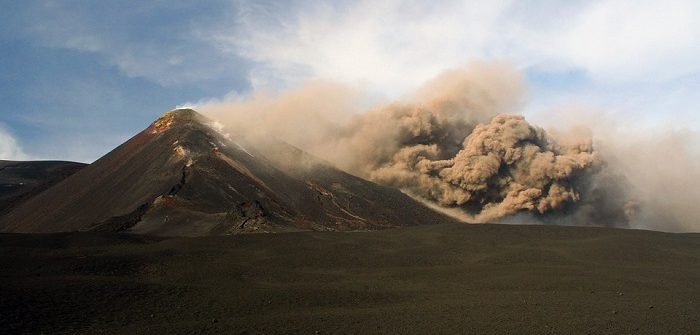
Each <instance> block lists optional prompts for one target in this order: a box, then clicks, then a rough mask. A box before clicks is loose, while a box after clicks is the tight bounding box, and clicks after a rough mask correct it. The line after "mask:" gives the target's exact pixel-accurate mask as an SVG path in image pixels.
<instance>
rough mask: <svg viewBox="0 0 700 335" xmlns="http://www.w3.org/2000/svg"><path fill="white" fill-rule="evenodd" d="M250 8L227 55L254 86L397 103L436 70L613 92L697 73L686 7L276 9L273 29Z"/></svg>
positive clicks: (699, 40)
mask: <svg viewBox="0 0 700 335" xmlns="http://www.w3.org/2000/svg"><path fill="white" fill-rule="evenodd" d="M251 8H252V9H251V10H248V11H242V12H243V13H247V14H246V15H247V17H246V18H247V19H243V20H241V21H242V22H244V26H243V27H241V29H239V30H238V34H236V35H234V36H229V43H231V44H233V45H235V47H236V48H237V49H238V51H239V52H240V53H241V54H242V55H243V56H245V57H248V58H250V59H252V60H254V61H256V62H259V64H260V66H259V67H258V68H257V70H255V71H254V72H253V73H254V74H255V75H256V76H257V77H256V78H254V79H256V82H258V83H259V84H261V85H272V86H274V85H279V82H280V81H282V82H290V81H291V82H294V81H298V80H302V79H306V78H308V77H317V78H326V79H334V80H340V81H343V82H346V83H351V84H359V85H367V86H369V87H370V88H372V89H375V90H377V91H381V92H388V93H390V94H400V93H403V92H405V91H407V90H410V89H412V88H413V87H415V86H416V85H418V84H419V83H421V82H423V81H424V80H426V79H428V78H430V77H431V76H433V75H434V74H435V73H436V72H438V71H439V70H441V69H444V68H449V67H455V66H460V65H463V64H465V63H466V62H468V61H471V60H475V59H494V58H496V59H508V60H511V61H513V62H514V63H515V64H516V65H517V66H519V67H521V68H535V69H537V70H538V71H553V72H556V71H571V70H575V71H580V72H582V73H585V74H587V75H588V76H589V77H590V79H592V80H595V81H599V82H613V83H625V82H635V81H641V80H643V81H664V80H672V79H674V78H677V77H682V76H686V75H689V74H692V73H694V72H696V71H698V70H700V61H698V59H700V26H699V24H700V23H698V22H700V5H699V3H698V2H697V1H693V0H676V1H632V0H612V1H582V2H557V1H533V2H528V3H527V4H524V3H523V2H515V1H507V0H503V1H470V2H465V1H441V2H440V3H439V5H435V2H433V1H425V2H424V1H400V0H390V1H382V2H377V1H370V0H363V1H359V2H352V3H351V4H350V5H347V6H329V5H321V4H316V5H311V6H308V7H303V8H293V9H286V12H284V13H276V15H277V16H276V20H269V16H270V15H271V13H270V9H269V8H265V10H264V11H263V12H264V15H256V13H255V10H256V9H258V7H251ZM289 13H291V14H289ZM261 16H268V19H265V20H262V19H260V17H261Z"/></svg>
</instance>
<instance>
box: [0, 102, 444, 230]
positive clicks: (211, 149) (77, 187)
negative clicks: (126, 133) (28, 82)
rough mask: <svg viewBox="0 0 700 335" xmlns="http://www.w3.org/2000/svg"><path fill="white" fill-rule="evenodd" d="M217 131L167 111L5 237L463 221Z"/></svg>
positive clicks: (3, 225)
mask: <svg viewBox="0 0 700 335" xmlns="http://www.w3.org/2000/svg"><path fill="white" fill-rule="evenodd" d="M211 124H212V122H211V121H210V120H208V119H206V118H205V117H203V116H201V115H200V114H198V113H196V112H195V111H193V110H190V109H177V110H174V111H170V112H168V113H165V114H164V115H163V116H162V117H160V118H159V119H158V120H156V121H155V122H153V123H152V124H151V125H150V126H149V127H148V128H146V129H145V130H144V131H142V132H141V133H139V134H137V135H136V136H134V137H133V138H131V139H130V140H128V141H127V142H125V143H123V144H122V145H120V146H119V147H117V148H116V149H114V150H113V151H111V152H110V153H108V154H107V155H105V156H104V157H102V158H100V159H99V160H97V161H96V162H94V163H93V164H91V165H89V166H87V167H85V168H84V169H82V170H80V171H79V172H77V173H75V174H74V175H72V176H70V177H68V178H66V179H65V180H63V181H62V182H60V183H58V184H57V185H55V186H54V187H52V188H50V189H48V190H46V191H45V192H42V193H41V194H39V195H37V196H35V197H33V198H32V199H30V200H28V201H26V202H24V203H23V204H21V205H20V206H18V207H17V208H15V209H14V210H13V211H12V212H10V213H9V214H8V215H6V216H4V217H3V218H2V219H1V221H0V231H4V232H36V233H39V232H42V233H46V232H63V231H112V232H121V231H126V232H133V233H146V234H155V235H166V236H203V235H222V234H232V233H238V232H273V231H293V230H339V231H346V230H369V229H381V228H387V227H394V226H400V225H417V224H428V223H437V222H450V221H453V220H452V219H450V218H447V217H445V216H443V215H441V214H438V213H436V212H434V211H433V210H430V209H428V208H426V207H424V206H423V205H421V204H419V203H418V202H416V201H414V200H413V199H411V198H410V197H408V196H406V195H404V194H403V193H401V192H399V191H398V190H395V189H392V188H387V187H383V186H379V185H376V184H374V183H371V182H369V181H365V180H363V179H360V178H357V177H354V176H352V175H350V174H347V173H344V172H342V171H340V170H337V169H335V168H333V167H330V166H329V165H328V164H325V163H323V162H322V161H320V160H317V159H315V158H313V157H311V156H310V155H308V154H306V153H304V152H302V151H301V150H298V149H296V148H294V147H293V146H291V145H288V144H286V143H284V142H281V141H274V140H270V141H268V142H270V143H274V145H273V146H274V149H273V150H270V151H271V152H274V153H275V154H274V159H273V158H266V157H265V155H264V154H263V153H261V152H260V151H258V150H256V149H255V148H254V147H253V146H252V145H250V144H248V143H246V142H245V141H244V140H243V139H241V138H232V137H231V136H229V135H228V134H227V135H223V134H221V133H220V132H218V131H216V130H215V129H214V128H212V126H211ZM270 143H267V144H266V147H269V146H270V145H271V144H270Z"/></svg>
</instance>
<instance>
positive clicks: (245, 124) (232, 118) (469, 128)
mask: <svg viewBox="0 0 700 335" xmlns="http://www.w3.org/2000/svg"><path fill="white" fill-rule="evenodd" d="M524 96H525V87H524V85H523V79H522V76H521V75H520V73H518V72H517V71H516V70H514V69H513V68H512V67H510V66H509V65H507V64H500V63H475V64H472V65H470V66H469V67H467V68H464V69H456V70H451V71H447V72H444V73H443V74H441V75H439V76H438V77H436V78H435V79H434V80H432V81H431V82H429V83H427V84H426V85H424V87H423V88H421V89H420V90H418V92H417V93H415V94H414V95H412V96H409V97H406V98H404V99H402V100H401V101H395V102H391V103H386V104H381V105H378V106H376V107H374V108H370V109H369V110H366V108H365V104H366V101H367V100H368V99H367V98H366V97H367V94H365V93H363V92H361V91H358V90H356V89H352V88H349V87H347V86H343V85H339V84H333V83H327V82H318V81H317V82H312V83H309V84H307V85H305V86H302V87H300V88H296V89H292V90H289V91H286V92H283V93H281V94H263V93H259V94H257V95H255V96H253V97H251V98H245V99H229V100H227V101H223V102H211V103H207V104H204V105H202V106H200V107H199V108H198V110H200V111H201V112H203V113H204V114H206V115H208V116H209V117H211V118H214V119H216V120H218V121H220V122H222V123H224V124H225V125H227V127H228V128H229V129H230V130H231V131H232V132H235V133H237V134H245V135H246V136H249V137H251V138H254V139H253V140H251V141H252V142H255V143H266V142H265V141H261V140H260V139H261V138H265V137H270V136H272V137H276V138H279V139H282V140H285V141H287V142H289V143H291V144H293V145H295V146H298V147H300V148H302V149H304V150H306V151H309V152H311V153H312V154H314V155H316V156H318V157H320V158H323V159H325V160H327V161H328V162H330V163H331V164H333V165H335V166H337V167H339V168H341V169H343V170H345V171H348V172H350V173H352V174H355V175H357V176H360V177H363V178H366V179H369V180H372V181H374V182H377V183H379V184H383V185H387V186H392V187H397V188H399V189H401V190H403V191H404V192H405V193H407V194H409V195H411V196H413V197H414V198H416V199H418V200H421V201H422V202H424V203H426V204H427V205H429V206H430V207H432V208H436V209H439V210H442V211H443V212H445V213H446V214H449V215H452V216H454V217H457V218H459V219H461V220H463V221H465V222H470V223H483V222H498V221H501V222H511V223H519V222H538V223H558V224H576V225H589V224H591V225H604V226H619V227H639V228H654V229H660V230H692V229H693V223H692V222H690V221H689V220H690V217H688V216H687V215H686V216H684V215H681V214H680V212H682V211H685V212H686V213H687V212H688V211H689V208H687V207H692V206H685V207H684V206H680V205H679V204H680V203H683V201H682V199H676V198H681V197H669V198H673V199H674V200H669V201H667V202H668V203H670V204H667V205H666V207H663V206H661V207H660V206H658V205H657V204H654V203H653V200H652V199H651V198H652V196H651V195H650V194H655V195H661V194H664V190H663V187H659V186H655V185H653V183H650V181H649V179H650V178H648V177H649V175H648V174H646V175H645V174H644V173H640V171H643V170H644V168H643V167H642V166H641V165H637V164H635V163H632V162H633V161H634V157H635V156H634V155H633V154H631V152H633V151H632V150H630V149H629V148H631V147H634V144H629V145H623V144H622V143H627V142H628V141H624V140H621V139H619V138H616V139H610V138H608V137H609V136H603V137H601V138H600V139H595V140H594V138H593V136H592V134H593V130H594V129H596V128H598V130H600V129H599V128H600V126H592V125H594V124H595V123H594V122H591V123H589V124H588V125H586V124H585V122H583V123H584V125H579V126H577V127H570V128H568V129H566V130H562V129H565V128H564V127H560V128H558V129H557V128H555V129H553V130H549V131H546V130H545V129H544V128H540V127H537V126H535V125H532V124H530V123H529V122H528V121H527V120H525V118H524V117H523V116H520V115H518V114H517V111H518V109H519V107H520V106H521V105H522V103H523V100H524V99H523V97H524ZM571 123H572V122H562V125H564V124H571ZM578 123H581V122H578ZM608 124H614V122H613V121H612V120H608ZM608 133H610V132H608ZM612 133H613V134H614V132H612ZM608 143H613V144H614V145H613V144H608ZM601 148H602V149H601ZM262 150H263V151H264V148H263V149H262ZM640 157H644V155H639V154H638V155H637V160H638V161H639V162H638V164H644V163H648V162H645V159H641V158H640ZM288 164H289V165H290V167H291V166H298V165H302V164H301V163H300V162H288ZM686 165H687V164H686ZM662 175H663V174H662ZM645 176H646V180H645V179H644V178H645ZM665 176H666V178H669V180H677V179H679V178H677V175H674V174H666V175H665ZM699 177H700V176H699ZM652 179H653V178H652ZM681 179H682V178H681ZM696 180H697V179H696ZM695 199H697V198H695ZM688 202H689V201H686V203H688ZM676 205H679V206H680V207H683V208H679V207H678V206H676ZM674 206H675V207H674ZM662 207H663V208H662ZM665 208H668V210H665ZM662 214H663V215H662ZM698 214H700V213H698ZM694 217H697V216H694Z"/></svg>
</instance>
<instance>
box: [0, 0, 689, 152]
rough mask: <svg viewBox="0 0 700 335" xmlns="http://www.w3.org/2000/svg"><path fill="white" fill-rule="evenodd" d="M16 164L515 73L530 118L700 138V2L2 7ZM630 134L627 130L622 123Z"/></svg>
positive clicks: (7, 117)
mask: <svg viewBox="0 0 700 335" xmlns="http://www.w3.org/2000/svg"><path fill="white" fill-rule="evenodd" d="M0 8H2V9H3V10H2V12H1V13H0V102H1V103H2V109H1V110H0V159H18V160H19V159H61V160H74V161H82V162H92V161H94V160H95V159H97V158H99V157H100V156H102V155H104V154H106V153H107V152H109V151H110V150H111V149H113V148H114V147H116V146H117V145H119V144H120V143H122V142H123V141H125V140H127V139H128V138H130V137H131V136H133V135H134V134H136V133H137V132H138V131H140V130H142V129H143V128H145V127H146V126H147V125H148V124H149V123H150V122H152V121H153V120H154V119H155V118H157V117H158V116H159V115H161V114H162V113H164V112H165V111H168V110H170V109H172V108H174V107H176V106H181V105H185V104H189V103H196V102H201V101H208V100H213V99H222V98H224V97H245V96H249V95H251V94H253V93H254V92H256V91H261V90H264V91H276V90H284V89H286V88H290V87H294V86H295V85H299V84H301V83H303V82H304V81H307V80H312V79H324V80H331V81H336V82H340V83H343V84H346V85H350V86H353V87H358V88H361V89H362V90H364V91H367V92H370V93H371V94H373V95H375V96H377V97H378V99H379V100H382V99H384V100H391V99H392V98H397V97H401V96H403V95H407V94H410V93H411V92H412V90H415V89H416V88H417V87H419V86H420V85H421V84H422V83H423V82H425V81H426V80H429V79H431V78H432V77H434V76H435V75H437V74H439V73H440V72H441V71H443V70H446V69H450V68H456V67H462V66H465V65H467V64H469V63H470V62H483V61H486V62H493V61H497V62H508V63H511V64H513V65H514V66H515V67H517V68H518V69H519V70H520V71H522V73H523V74H524V77H525V80H526V83H527V86H528V88H529V90H528V97H527V103H526V104H525V105H524V106H523V109H522V110H520V111H513V112H514V113H515V112H520V113H523V114H524V115H525V116H526V117H528V118H530V119H532V120H534V121H535V122H536V123H537V122H538V121H541V122H545V123H546V121H547V115H551V114H549V113H550V112H551V111H552V110H556V109H560V108H581V109H584V110H593V111H597V112H601V113H609V114H612V115H616V116H622V117H617V118H615V119H616V120H630V121H629V122H630V125H629V126H630V127H638V128H644V127H647V128H649V129H653V128H654V127H657V126H659V125H664V126H665V127H668V126H669V125H673V127H680V128H687V129H690V130H693V131H697V130H698V129H699V128H700V121H699V120H698V118H696V117H695V113H696V111H699V110H700V108H698V107H700V99H699V98H700V2H699V1H696V0H687V1H686V0H676V1H673V0H667V1H644V0H636V1H633V0H611V1H570V0H567V1H552V0H541V1H537V0H535V1H497V0H496V1H449V0H447V1H399V0H386V1H335V2H322V1H243V0H212V1H180V0H167V1H165V0H162V1H161V0H152V1H119V0H113V1H71V0H63V1H51V0H45V1H32V0H23V1H14V0H0ZM622 126H624V125H622Z"/></svg>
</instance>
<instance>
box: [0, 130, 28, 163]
mask: <svg viewBox="0 0 700 335" xmlns="http://www.w3.org/2000/svg"><path fill="white" fill-rule="evenodd" d="M28 158H29V156H28V155H27V154H25V153H24V151H22V148H21V147H20V146H19V144H18V143H17V140H16V139H15V138H14V137H13V136H12V134H10V133H9V132H8V131H7V130H5V129H4V128H2V127H0V159H6V160H25V159H28Z"/></svg>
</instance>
